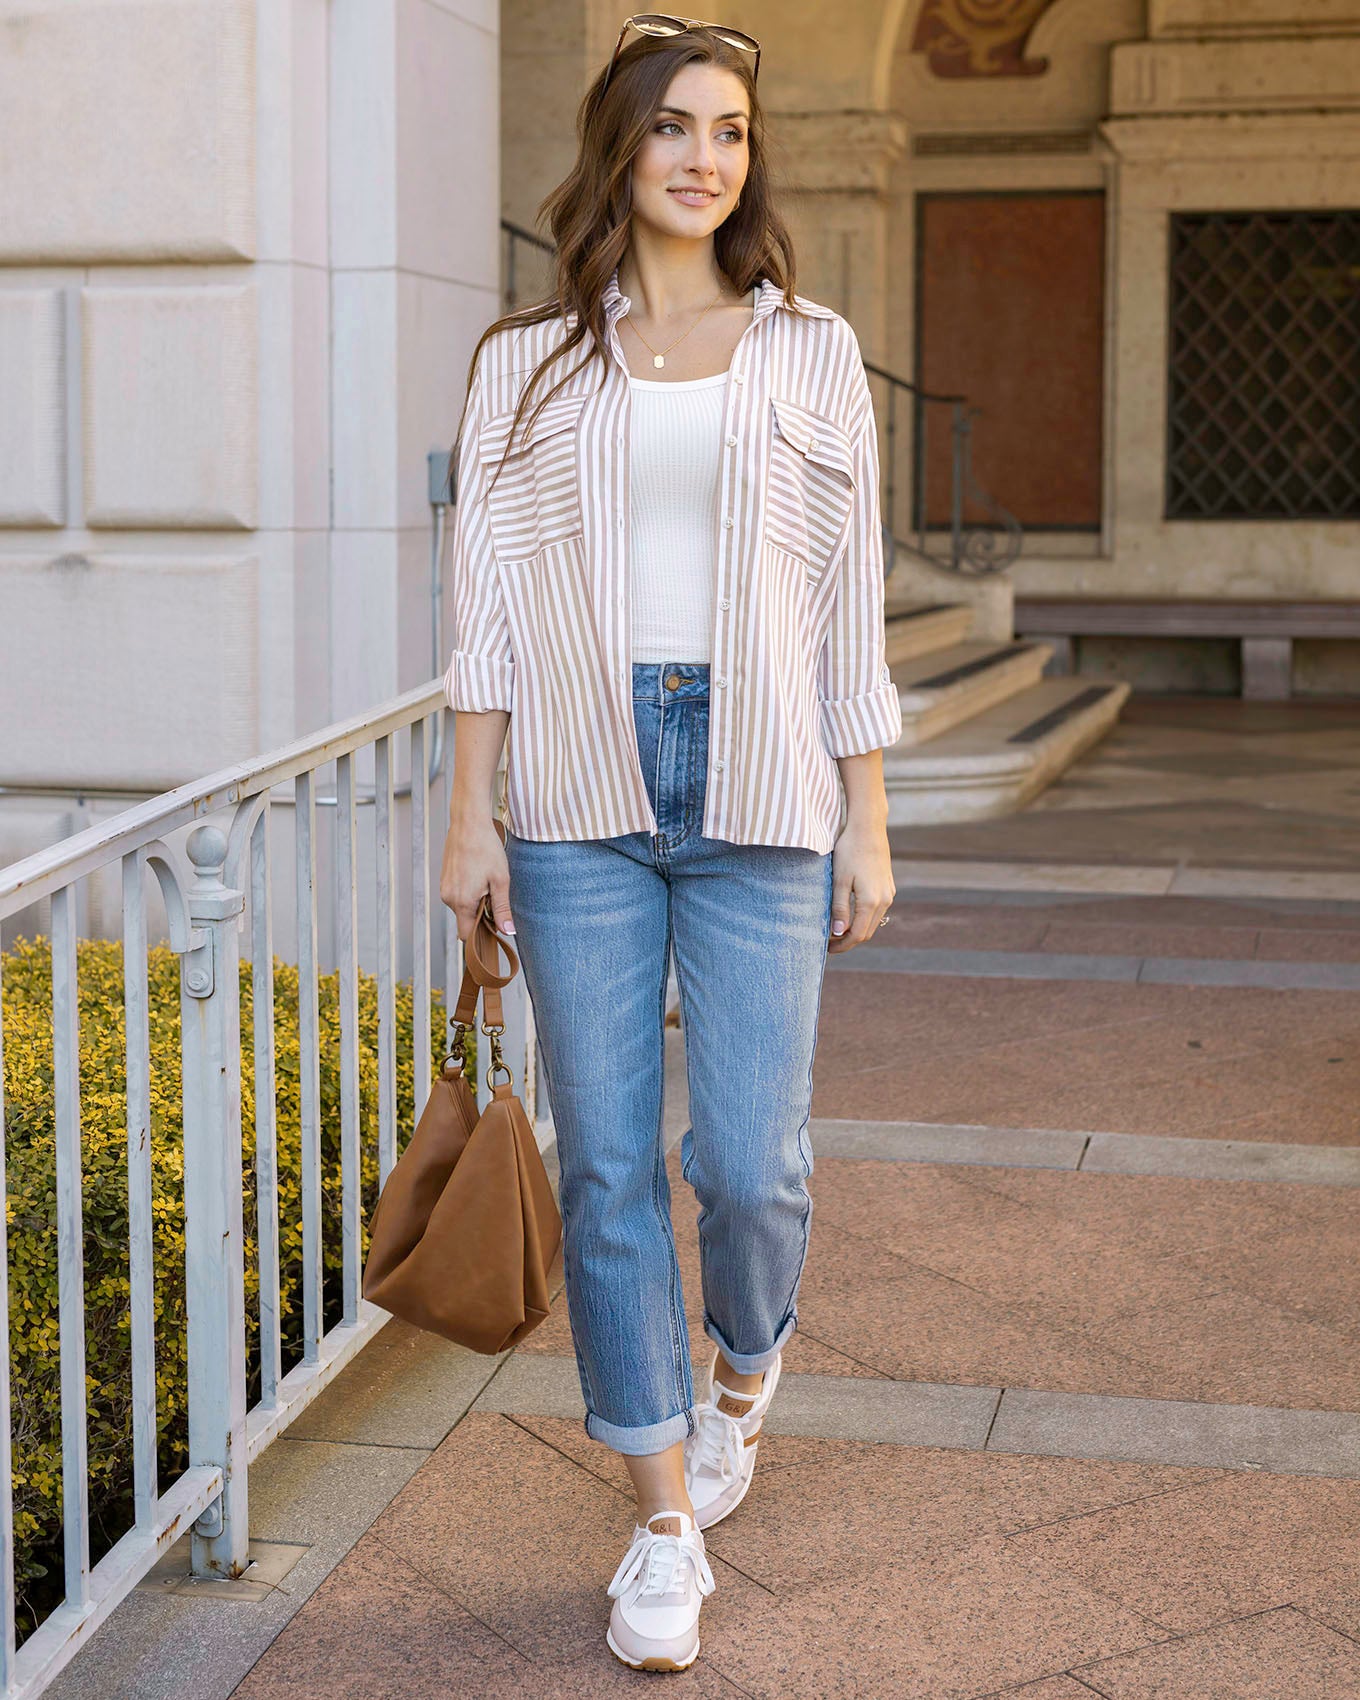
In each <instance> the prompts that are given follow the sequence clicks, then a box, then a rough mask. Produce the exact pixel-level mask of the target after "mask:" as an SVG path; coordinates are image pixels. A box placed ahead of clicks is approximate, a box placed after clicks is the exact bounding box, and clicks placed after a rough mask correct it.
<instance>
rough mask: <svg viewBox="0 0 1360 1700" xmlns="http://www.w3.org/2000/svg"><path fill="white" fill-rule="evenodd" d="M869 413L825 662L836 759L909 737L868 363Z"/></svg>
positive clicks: (828, 725) (825, 711) (864, 394)
mask: <svg viewBox="0 0 1360 1700" xmlns="http://www.w3.org/2000/svg"><path fill="white" fill-rule="evenodd" d="M859 381H860V384H861V385H862V390H861V400H862V416H861V420H860V424H859V426H858V428H857V430H856V432H855V434H854V463H855V503H854V508H853V511H852V513H851V517H850V524H849V532H848V536H847V540H846V546H845V552H844V555H843V557H842V559H841V564H840V569H839V580H838V583H837V586H836V594H835V600H834V601H833V603H832V606H831V622H830V625H829V627H828V629H827V634H826V639H825V641H824V643H823V644H822V649H821V654H820V656H819V658H818V664H817V688H818V694H819V695H820V697H821V710H822V726H821V731H822V742H823V744H824V745H825V746H826V748H827V750H828V751H829V752H830V753H831V754H832V755H833V756H855V755H862V754H864V752H865V751H867V750H875V749H880V748H882V747H883V746H884V745H886V744H895V743H896V742H897V740H898V739H899V738H900V737H901V736H902V703H901V699H900V697H899V696H898V691H897V686H896V685H894V684H893V683H892V679H891V675H890V674H889V672H888V662H887V656H886V654H885V642H886V640H885V632H884V625H883V608H884V594H883V526H882V519H881V516H880V514H879V506H878V501H879V498H878V483H879V468H878V428H877V426H876V424H875V421H874V410H873V404H872V401H871V398H870V396H869V385H868V380H867V379H866V378H865V376H864V369H863V367H862V366H861V367H860V371H859Z"/></svg>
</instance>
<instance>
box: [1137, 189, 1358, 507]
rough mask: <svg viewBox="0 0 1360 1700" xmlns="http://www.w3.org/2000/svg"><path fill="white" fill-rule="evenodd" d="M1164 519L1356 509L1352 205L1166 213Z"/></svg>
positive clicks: (1355, 220)
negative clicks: (1167, 317)
mask: <svg viewBox="0 0 1360 1700" xmlns="http://www.w3.org/2000/svg"><path fill="white" fill-rule="evenodd" d="M1170 270H1171V276H1170V285H1171V291H1170V293H1171V299H1170V348H1169V372H1168V417H1167V478H1166V517H1167V519H1356V518H1360V211H1343V212H1253V213H1221V212H1220V213H1173V214H1172V217H1171V267H1170Z"/></svg>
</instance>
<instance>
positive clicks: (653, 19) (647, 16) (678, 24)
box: [600, 12, 760, 93]
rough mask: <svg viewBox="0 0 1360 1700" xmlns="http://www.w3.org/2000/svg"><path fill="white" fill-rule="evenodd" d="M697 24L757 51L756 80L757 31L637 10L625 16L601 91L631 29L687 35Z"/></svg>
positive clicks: (754, 67)
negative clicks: (755, 35) (747, 31)
mask: <svg viewBox="0 0 1360 1700" xmlns="http://www.w3.org/2000/svg"><path fill="white" fill-rule="evenodd" d="M693 24H698V26H699V27H700V29H706V30H712V32H713V34H714V35H716V36H717V37H718V39H719V40H720V41H725V42H726V43H727V45H728V46H729V47H737V48H740V49H741V51H742V52H743V53H752V54H754V55H755V63H754V64H753V65H752V67H751V81H752V82H754V81H755V80H756V78H757V77H758V76H759V74H760V43H759V42H758V41H757V40H756V38H755V37H754V36H753V35H747V34H746V32H745V30H737V29H732V28H730V27H729V26H728V25H727V24H710V23H707V22H705V20H704V19H703V18H673V17H672V16H671V14H670V13H669V12H635V13H634V14H633V16H632V17H631V18H625V19H624V20H623V28H622V29H621V30H620V31H619V39H618V40H617V41H616V42H615V43H614V51H613V52H612V53H611V54H610V55H609V69H608V70H607V71H606V72H605V74H604V82H603V83H602V84H601V85H600V88H601V92H602V93H603V91H604V90H605V89H606V88H608V86H609V79H610V77H611V76H613V74H614V61H615V60H616V59H617V58H618V56H619V49H620V48H621V47H622V46H623V38H624V37H625V36H626V35H627V34H628V31H629V29H635V30H636V31H637V33H638V34H639V35H684V34H685V32H686V31H687V30H688V29H689V28H690V27H691V25H693Z"/></svg>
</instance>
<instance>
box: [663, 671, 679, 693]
mask: <svg viewBox="0 0 1360 1700" xmlns="http://www.w3.org/2000/svg"><path fill="white" fill-rule="evenodd" d="M679 688H680V675H679V674H678V673H667V675H666V689H667V690H668V691H674V690H678V689H679Z"/></svg>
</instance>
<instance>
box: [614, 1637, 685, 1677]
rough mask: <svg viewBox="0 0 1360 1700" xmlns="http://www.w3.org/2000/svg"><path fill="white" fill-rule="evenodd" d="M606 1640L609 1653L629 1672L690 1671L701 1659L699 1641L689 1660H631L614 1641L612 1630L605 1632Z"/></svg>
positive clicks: (663, 1658)
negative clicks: (698, 1659) (695, 1662)
mask: <svg viewBox="0 0 1360 1700" xmlns="http://www.w3.org/2000/svg"><path fill="white" fill-rule="evenodd" d="M604 1638H605V1640H606V1641H607V1642H608V1644H609V1651H610V1652H611V1653H612V1654H613V1655H614V1657H615V1658H616V1659H618V1660H619V1662H620V1663H621V1664H625V1665H627V1666H628V1668H629V1670H663V1671H664V1670H688V1669H689V1667H690V1666H691V1665H692V1664H693V1663H694V1661H695V1660H696V1659H697V1658H698V1657H699V1643H698V1641H697V1640H696V1641H695V1643H694V1651H693V1652H692V1653H691V1654H690V1655H689V1657H688V1658H687V1659H668V1658H665V1657H662V1658H658V1659H630V1658H629V1657H628V1655H627V1654H626V1653H624V1652H621V1651H620V1649H619V1646H618V1643H617V1642H616V1641H615V1640H614V1632H613V1630H612V1629H606V1630H605V1632H604Z"/></svg>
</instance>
